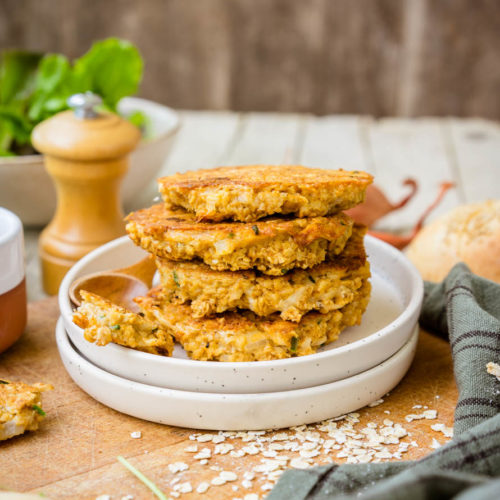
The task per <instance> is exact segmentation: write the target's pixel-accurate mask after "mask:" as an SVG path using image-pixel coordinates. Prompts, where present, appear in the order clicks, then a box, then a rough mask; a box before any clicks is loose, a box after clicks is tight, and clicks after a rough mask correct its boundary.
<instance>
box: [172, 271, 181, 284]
mask: <svg viewBox="0 0 500 500" xmlns="http://www.w3.org/2000/svg"><path fill="white" fill-rule="evenodd" d="M172 276H173V278H174V282H175V284H176V285H177V286H181V282H180V281H179V275H178V274H177V273H176V271H175V270H174V271H172Z"/></svg>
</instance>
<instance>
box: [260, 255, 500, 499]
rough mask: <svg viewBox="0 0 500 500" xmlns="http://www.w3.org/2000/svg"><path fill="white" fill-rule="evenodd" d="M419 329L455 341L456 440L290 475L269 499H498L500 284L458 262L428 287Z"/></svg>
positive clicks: (499, 474) (499, 488)
mask: <svg viewBox="0 0 500 500" xmlns="http://www.w3.org/2000/svg"><path fill="white" fill-rule="evenodd" d="M420 322H421V325H422V326H423V327H424V328H426V329H429V330H432V331H434V332H436V333H437V334H438V335H440V336H442V337H445V338H447V339H448V340H449V342H450V347H451V351H452V355H453V365H454V372H455V378H456V381H457V385H458V391H459V398H458V403H457V406H456V409H455V424H454V436H455V437H454V439H453V440H452V441H450V442H449V443H447V444H446V445H444V446H442V447H440V448H439V449H438V450H437V451H435V452H434V453H431V454H430V455H427V456H426V457H424V458H422V459H420V460H417V461H406V462H385V463H368V464H357V465H351V464H345V465H335V464H332V465H328V466H322V467H314V468H311V469H305V470H288V471H286V472H285V473H284V474H283V476H282V477H281V478H280V480H279V482H278V484H277V485H276V487H275V488H274V489H273V490H272V491H271V493H270V495H269V496H268V497H267V498H268V500H302V499H304V500H305V499H308V500H326V499H335V500H353V499H362V500H368V499H369V500H390V499H401V500H419V499H438V498H439V499H447V498H455V499H457V500H482V499H485V500H486V499H488V500H490V499H493V498H500V381H498V380H497V378H496V377H494V376H492V375H490V374H488V373H487V371H486V365H487V364H488V363H489V362H490V361H494V362H498V360H499V358H500V285H497V284H496V283H493V282H492V281H488V280H485V279H483V278H480V277H479V276H476V275H474V274H472V273H471V272H470V270H469V269H468V268H467V266H466V265H465V264H457V265H456V266H455V267H454V268H453V269H452V270H451V271H450V273H449V274H448V276H447V277H446V279H445V280H444V281H443V282H442V283H440V284H434V283H425V295H424V304H423V308H422V314H421V316H420Z"/></svg>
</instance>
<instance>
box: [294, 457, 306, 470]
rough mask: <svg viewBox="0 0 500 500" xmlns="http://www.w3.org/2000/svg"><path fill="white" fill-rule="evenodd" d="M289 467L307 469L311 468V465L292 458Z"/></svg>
mask: <svg viewBox="0 0 500 500" xmlns="http://www.w3.org/2000/svg"><path fill="white" fill-rule="evenodd" d="M290 466H291V467H293V468H294V469H307V468H309V467H311V463H310V462H309V461H306V460H302V459H301V458H293V459H292V461H291V462H290Z"/></svg>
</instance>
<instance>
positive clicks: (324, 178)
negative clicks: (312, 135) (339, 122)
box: [158, 165, 373, 222]
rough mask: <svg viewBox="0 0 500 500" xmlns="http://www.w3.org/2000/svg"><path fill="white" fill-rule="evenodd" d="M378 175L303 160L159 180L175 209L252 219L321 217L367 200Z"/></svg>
mask: <svg viewBox="0 0 500 500" xmlns="http://www.w3.org/2000/svg"><path fill="white" fill-rule="evenodd" d="M372 181H373V178H372V176H371V175H370V174H367V173H366V172H359V171H352V172H349V171H346V170H322V169H319V168H306V167H303V166H299V165H248V166H243V167H220V168H214V169H210V170H197V171H193V172H186V173H183V174H175V175H172V176H169V177H162V178H160V179H158V183H159V187H160V192H161V194H162V196H163V199H164V200H165V203H166V206H167V208H169V209H174V208H179V207H182V208H184V209H185V210H187V211H189V212H192V213H194V214H196V217H197V218H198V219H199V220H207V221H208V220H210V221H221V220H225V219H231V220H237V221H243V222H249V221H255V220H257V219H260V218H262V217H266V216H268V215H273V214H293V215H295V216H296V217H317V216H324V215H329V214H333V213H337V212H340V211H341V210H347V209H349V208H351V207H354V206H355V205H357V204H359V203H361V202H362V201H363V200H364V196H365V190H366V188H367V186H368V185H369V184H371V183H372Z"/></svg>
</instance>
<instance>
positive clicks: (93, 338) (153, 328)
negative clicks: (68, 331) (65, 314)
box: [73, 290, 174, 356]
mask: <svg viewBox="0 0 500 500" xmlns="http://www.w3.org/2000/svg"><path fill="white" fill-rule="evenodd" d="M80 295H81V297H82V299H83V301H82V304H81V306H80V307H79V308H78V309H77V310H76V311H75V313H74V314H73V322H74V323H75V324H76V325H78V326H79V327H80V328H83V329H84V336H85V339H86V340H88V341H89V342H95V343H96V344H97V345H100V346H104V345H106V344H109V343H110V342H113V343H115V344H120V345H122V346H125V347H131V348H132V349H137V350H139V351H144V352H149V353H151V354H160V355H163V356H171V355H172V351H173V349H174V342H173V339H172V336H171V335H170V334H169V333H167V332H165V330H163V329H162V328H161V327H160V326H159V325H158V324H157V323H156V322H155V319H154V316H151V315H150V314H149V313H148V312H147V311H145V312H141V313H134V312H132V311H129V310H127V309H125V308H124V307H121V306H118V305H116V304H113V303H112V302H110V301H109V300H107V299H105V298H103V297H100V296H99V295H96V294H94V293H90V292H87V291H85V290H80Z"/></svg>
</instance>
